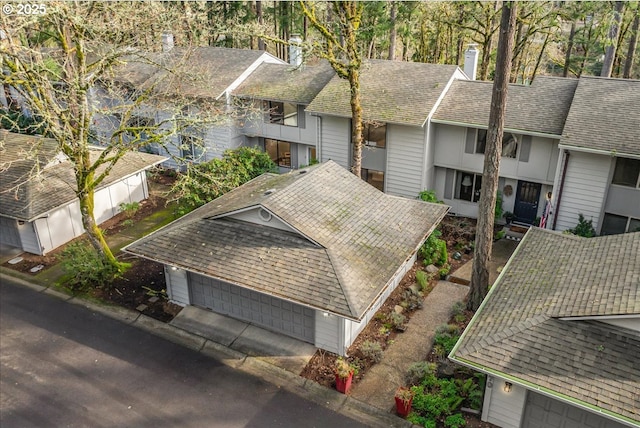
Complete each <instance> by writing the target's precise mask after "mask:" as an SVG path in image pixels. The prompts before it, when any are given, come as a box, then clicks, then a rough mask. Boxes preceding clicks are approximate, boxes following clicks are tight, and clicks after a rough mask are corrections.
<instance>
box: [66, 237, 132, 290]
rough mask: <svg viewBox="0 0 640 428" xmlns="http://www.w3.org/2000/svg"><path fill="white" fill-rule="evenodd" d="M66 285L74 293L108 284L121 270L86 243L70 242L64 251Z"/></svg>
mask: <svg viewBox="0 0 640 428" xmlns="http://www.w3.org/2000/svg"><path fill="white" fill-rule="evenodd" d="M62 257H63V260H64V261H63V262H62V269H63V271H64V273H65V285H66V286H67V287H68V288H69V289H70V290H71V291H73V292H74V293H83V292H87V291H89V290H90V289H91V288H93V287H101V286H105V285H108V283H109V282H111V281H112V280H113V279H114V278H116V277H117V276H118V275H119V274H120V273H121V272H120V271H119V270H118V268H117V267H116V266H113V265H111V264H109V263H107V262H106V261H105V260H104V259H103V258H102V257H100V255H99V254H98V253H96V251H95V250H94V249H93V248H91V247H89V246H88V245H86V244H83V243H80V242H76V243H72V244H69V245H68V246H67V248H65V250H64V251H63V252H62Z"/></svg>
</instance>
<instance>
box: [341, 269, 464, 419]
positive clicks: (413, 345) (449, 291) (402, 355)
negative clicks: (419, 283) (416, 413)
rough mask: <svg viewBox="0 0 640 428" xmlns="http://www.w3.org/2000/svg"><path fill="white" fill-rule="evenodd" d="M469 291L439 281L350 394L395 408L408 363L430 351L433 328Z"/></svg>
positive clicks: (423, 357)
mask: <svg viewBox="0 0 640 428" xmlns="http://www.w3.org/2000/svg"><path fill="white" fill-rule="evenodd" d="M468 291H469V287H467V286H465V285H460V284H454V283H452V282H447V281H439V282H438V284H437V285H436V286H435V288H434V289H433V290H432V291H431V292H430V293H429V294H428V295H427V297H426V298H425V300H424V305H423V307H422V309H420V310H418V311H416V312H415V313H414V314H413V315H412V316H411V319H410V320H409V322H408V324H407V330H406V331H405V332H403V333H401V334H399V335H398V336H397V337H396V340H395V341H394V342H393V343H392V344H391V345H389V347H388V348H387V349H386V350H385V352H384V358H383V360H382V362H380V363H378V364H376V365H375V366H373V367H372V368H371V369H370V370H369V371H367V375H366V376H365V377H364V378H363V379H362V381H360V382H358V383H357V384H355V385H354V386H353V387H352V389H351V397H353V398H355V399H357V400H360V401H363V402H366V403H368V404H370V405H372V406H375V407H377V408H379V409H383V410H387V411H392V409H395V404H394V399H393V397H394V394H395V391H396V389H397V388H398V387H399V386H401V385H405V384H406V381H405V375H406V374H407V370H408V369H409V366H410V365H411V364H412V363H415V362H417V361H424V360H425V358H426V357H427V355H428V354H429V352H431V345H432V344H433V338H434V336H435V330H436V328H437V327H438V326H439V325H441V324H446V323H447V322H448V321H449V318H450V317H451V309H452V307H453V305H454V304H455V303H456V302H460V301H462V300H463V299H464V297H465V296H466V295H467V292H468Z"/></svg>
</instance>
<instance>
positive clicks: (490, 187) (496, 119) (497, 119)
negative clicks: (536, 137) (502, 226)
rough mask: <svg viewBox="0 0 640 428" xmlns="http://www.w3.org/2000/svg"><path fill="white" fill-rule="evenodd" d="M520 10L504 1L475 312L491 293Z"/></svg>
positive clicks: (471, 300) (474, 278) (472, 292)
mask: <svg viewBox="0 0 640 428" xmlns="http://www.w3.org/2000/svg"><path fill="white" fill-rule="evenodd" d="M516 13H517V11H516V2H505V3H503V6H502V19H501V21H500V38H499V41H498V53H497V57H496V71H495V76H494V80H493V93H492V96H491V111H490V112H489V127H488V129H487V147H486V150H485V155H484V172H483V177H482V189H481V191H480V202H479V204H478V224H477V227H476V246H475V250H474V255H473V267H472V269H473V270H472V273H471V284H470V286H469V294H468V296H467V309H469V310H472V311H475V310H477V309H478V307H480V304H481V303H482V300H483V299H484V296H486V295H487V292H488V290H489V260H490V259H491V250H492V243H493V226H494V217H495V205H496V195H497V192H498V173H499V169H500V157H501V153H502V135H503V132H504V117H505V108H506V105H507V91H508V88H509V85H508V83H509V71H510V69H511V55H512V52H513V43H514V42H513V35H514V31H515V20H516Z"/></svg>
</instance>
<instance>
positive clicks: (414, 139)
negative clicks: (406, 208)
mask: <svg viewBox="0 0 640 428" xmlns="http://www.w3.org/2000/svg"><path fill="white" fill-rule="evenodd" d="M424 133H425V130H424V129H423V128H419V127H409V126H400V125H387V171H386V176H385V178H386V182H387V183H386V188H385V189H386V193H390V194H392V195H398V196H406V197H409V198H415V197H417V196H418V193H420V192H421V191H422V190H424V189H422V188H421V187H422V176H423V171H422V168H423V165H424V156H425V144H426V142H425V135H424Z"/></svg>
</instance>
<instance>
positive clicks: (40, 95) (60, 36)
mask: <svg viewBox="0 0 640 428" xmlns="http://www.w3.org/2000/svg"><path fill="white" fill-rule="evenodd" d="M157 8H158V6H157V5H156V4H146V3H145V4H139V3H138V4H132V3H93V2H86V3H82V2H49V3H47V4H46V13H45V14H42V15H38V16H23V17H18V16H10V17H8V16H5V15H3V16H2V18H0V24H1V26H2V28H3V29H4V32H5V34H4V36H5V40H3V41H2V45H1V47H0V54H1V59H2V63H1V64H0V65H1V67H2V71H3V73H2V77H1V78H2V84H3V85H4V86H5V87H10V88H13V89H14V90H15V91H16V92H17V93H18V94H19V97H20V101H21V102H23V103H24V104H25V106H26V108H27V109H28V111H29V112H30V114H31V115H33V117H34V119H36V120H37V121H38V122H39V126H41V127H42V129H43V131H44V133H45V134H46V135H47V136H48V137H50V138H52V139H54V140H55V141H56V142H57V144H58V150H59V151H60V152H61V153H63V154H64V155H65V156H66V158H68V159H69V161H70V162H71V163H72V165H73V166H74V172H75V186H76V187H75V188H74V192H75V194H76V196H77V197H78V199H79V203H80V211H81V217H82V224H83V227H84V229H85V231H86V232H87V235H88V237H89V241H90V242H91V244H92V246H93V247H94V248H95V249H96V251H97V252H98V253H99V254H100V255H101V256H102V257H103V258H104V259H105V260H106V261H107V262H108V263H109V264H111V265H113V266H114V267H116V268H117V269H118V270H120V271H121V270H122V269H124V267H125V265H124V264H122V263H120V262H118V261H117V260H116V258H115V257H114V255H113V253H112V252H111V250H110V249H109V247H108V245H107V243H106V241H105V239H104V235H103V233H102V231H101V229H100V228H99V227H98V225H97V224H96V220H95V217H94V194H95V190H96V188H97V187H98V186H99V185H100V184H101V183H102V182H103V181H104V180H105V178H106V177H107V176H108V175H109V173H110V172H111V171H112V169H113V168H114V166H115V165H116V163H117V162H118V161H119V160H120V159H121V158H122V157H123V156H124V155H125V154H126V153H127V152H129V151H132V150H138V149H139V148H141V147H143V146H145V145H147V144H149V143H150V142H157V143H161V144H162V143H163V142H164V141H165V137H167V136H168V135H171V134H173V133H175V132H176V125H177V123H179V122H180V121H181V120H182V119H176V117H177V116H176V114H175V113H176V110H177V112H178V113H179V114H182V112H183V111H184V106H175V100H172V102H174V104H173V105H174V106H175V107H174V112H173V113H169V114H168V115H167V119H166V120H165V119H163V120H161V121H159V122H155V123H140V122H139V121H132V119H134V118H135V113H136V111H139V110H140V109H144V108H147V106H149V105H151V104H153V103H154V102H155V101H156V100H157V101H158V102H160V100H161V99H163V97H165V96H166V95H167V94H166V93H163V91H157V90H156V89H157V88H160V87H161V85H162V83H161V81H160V80H155V81H153V82H151V83H148V84H146V85H145V86H144V87H131V86H127V85H124V84H117V83H115V81H114V76H115V74H114V72H115V71H116V70H117V69H118V67H123V65H124V64H126V63H127V62H128V61H132V60H137V61H142V60H143V57H142V56H139V55H137V54H136V52H137V50H136V49H135V48H134V47H135V46H140V45H143V46H144V43H145V40H141V39H139V38H138V37H137V35H138V34H145V29H149V27H148V26H147V25H146V24H148V23H149V22H151V21H153V19H152V17H151V16H150V14H151V13H152V12H153V13H156V12H158V9H157ZM107 16H108V17H109V20H107V19H105V17H107ZM113 22H121V23H122V24H123V25H122V26H120V27H118V26H114V25H113ZM149 25H151V24H149ZM145 37H146V36H145ZM147 66H148V67H155V68H158V67H163V65H162V64H160V63H148V64H147ZM165 74H166V75H167V76H168V77H171V78H172V79H174V81H176V80H180V79H177V78H176V76H175V74H174V73H173V72H172V71H171V70H168V69H165ZM97 88H100V91H101V92H102V96H103V98H102V99H103V100H108V102H103V104H102V105H98V104H97V102H96V98H95V97H94V95H95V93H96V91H97ZM166 105H168V104H166ZM199 108H201V109H203V110H204V107H203V106H202V105H201V106H199ZM114 112H117V114H118V117H119V119H120V120H119V121H118V122H117V123H114V128H113V129H112V130H111V132H109V134H108V135H107V136H106V137H103V139H102V140H101V139H100V136H98V135H96V133H95V132H94V131H95V127H94V126H93V125H94V122H95V120H96V118H97V117H108V116H110V115H111V116H113V114H114ZM93 143H99V145H101V146H102V149H103V150H101V151H99V152H98V153H99V154H98V155H96V151H95V150H92V149H91V147H92V145H93Z"/></svg>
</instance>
